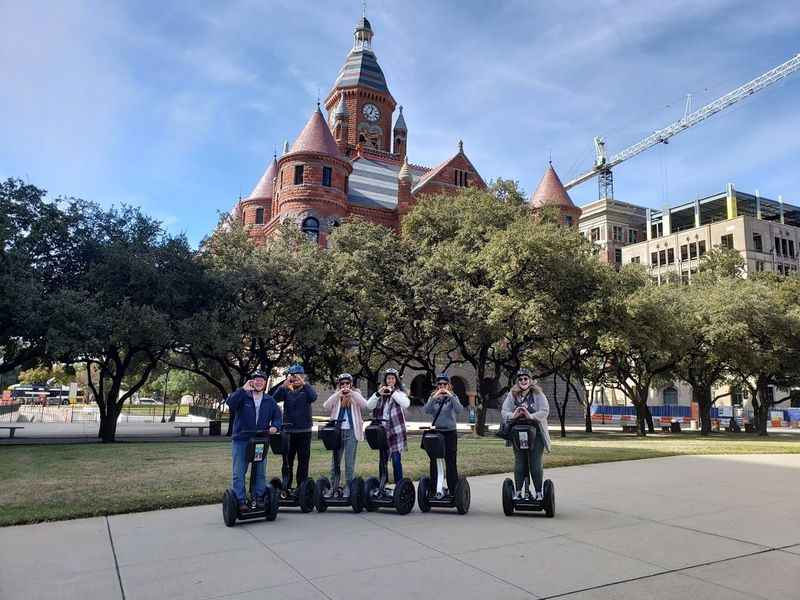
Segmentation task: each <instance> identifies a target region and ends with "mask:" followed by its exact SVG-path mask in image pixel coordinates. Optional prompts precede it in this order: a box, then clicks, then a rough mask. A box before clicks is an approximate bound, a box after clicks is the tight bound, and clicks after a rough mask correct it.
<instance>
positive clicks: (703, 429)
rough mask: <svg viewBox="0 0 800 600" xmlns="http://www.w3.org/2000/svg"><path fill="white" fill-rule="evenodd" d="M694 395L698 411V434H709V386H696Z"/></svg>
mask: <svg viewBox="0 0 800 600" xmlns="http://www.w3.org/2000/svg"><path fill="white" fill-rule="evenodd" d="M694 396H695V402H697V408H698V410H699V412H700V435H709V434H710V433H711V388H706V387H699V386H698V387H697V388H696V389H695V393H694Z"/></svg>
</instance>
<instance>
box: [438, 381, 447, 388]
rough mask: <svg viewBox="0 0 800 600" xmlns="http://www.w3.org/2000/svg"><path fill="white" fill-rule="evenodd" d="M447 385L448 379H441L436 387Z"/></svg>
mask: <svg viewBox="0 0 800 600" xmlns="http://www.w3.org/2000/svg"><path fill="white" fill-rule="evenodd" d="M446 385H447V382H446V381H440V382H438V383H437V384H436V387H443V386H446Z"/></svg>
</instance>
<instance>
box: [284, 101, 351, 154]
mask: <svg viewBox="0 0 800 600" xmlns="http://www.w3.org/2000/svg"><path fill="white" fill-rule="evenodd" d="M293 152H317V153H319V154H329V155H331V156H335V157H336V158H340V155H339V149H338V148H337V147H336V140H334V139H333V135H331V130H330V129H328V124H327V123H326V122H325V118H324V117H323V116H322V113H321V112H320V110H319V107H317V110H315V111H314V114H312V115H311V118H310V119H309V120H308V123H306V126H305V127H303V131H301V132H300V135H299V136H297V139H296V140H295V141H294V144H292V149H291V150H290V151H289V153H290V154H291V153H293Z"/></svg>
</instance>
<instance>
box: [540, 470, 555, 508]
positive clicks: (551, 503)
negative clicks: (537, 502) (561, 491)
mask: <svg viewBox="0 0 800 600" xmlns="http://www.w3.org/2000/svg"><path fill="white" fill-rule="evenodd" d="M542 496H544V514H545V516H547V517H551V518H552V517H554V516H555V514H556V488H555V486H554V485H553V482H552V481H550V480H549V479H545V481H544V486H542Z"/></svg>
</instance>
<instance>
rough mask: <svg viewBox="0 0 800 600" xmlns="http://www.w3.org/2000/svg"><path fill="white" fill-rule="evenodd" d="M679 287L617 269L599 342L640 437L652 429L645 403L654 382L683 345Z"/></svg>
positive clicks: (681, 290) (673, 363)
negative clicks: (614, 292) (615, 287)
mask: <svg viewBox="0 0 800 600" xmlns="http://www.w3.org/2000/svg"><path fill="white" fill-rule="evenodd" d="M684 291H685V288H683V287H682V286H680V284H673V283H665V284H662V285H657V284H655V283H653V282H652V281H649V279H648V278H647V275H646V274H645V273H644V272H643V270H641V269H635V268H629V267H625V268H623V269H622V270H621V271H620V291H619V293H618V294H617V296H616V298H615V307H614V309H613V311H612V313H611V316H610V320H609V325H610V327H609V328H608V330H607V332H606V333H605V334H604V335H603V336H602V337H601V340H600V346H601V349H602V350H603V352H605V353H606V354H607V355H608V356H609V358H610V362H611V370H612V373H613V378H614V385H615V386H616V387H617V388H619V389H620V390H622V392H623V393H624V394H625V395H626V396H627V397H628V398H629V399H630V401H631V403H632V404H633V405H634V406H635V407H636V415H637V422H638V427H639V435H646V430H649V431H650V432H651V433H652V432H653V421H652V416H651V415H650V411H649V408H648V406H647V399H648V395H649V393H650V388H651V386H652V384H653V382H654V381H656V380H658V379H659V378H662V377H664V376H666V375H667V374H668V373H671V372H672V371H673V370H674V368H675V366H676V364H677V362H678V360H679V358H680V356H681V355H682V352H683V350H684V348H686V345H687V340H686V335H685V332H686V328H685V327H682V320H683V319H684V318H685V311H684V310H683V304H684V303H683V302H682V300H681V299H682V297H683V293H684Z"/></svg>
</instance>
